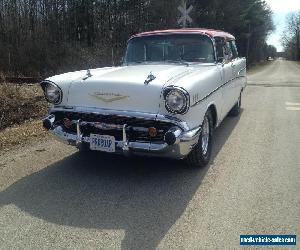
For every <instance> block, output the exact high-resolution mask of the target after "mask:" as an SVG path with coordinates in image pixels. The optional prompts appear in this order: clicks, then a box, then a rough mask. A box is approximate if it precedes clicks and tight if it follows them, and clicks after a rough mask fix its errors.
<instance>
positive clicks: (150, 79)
mask: <svg viewBox="0 0 300 250" xmlns="http://www.w3.org/2000/svg"><path fill="white" fill-rule="evenodd" d="M155 78H156V76H154V75H153V74H152V72H150V74H149V75H148V76H147V79H146V80H145V82H144V84H145V85H148V84H149V83H150V82H152V81H153V80H154V79H155Z"/></svg>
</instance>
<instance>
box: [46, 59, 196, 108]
mask: <svg viewBox="0 0 300 250" xmlns="http://www.w3.org/2000/svg"><path fill="white" fill-rule="evenodd" d="M190 71H191V69H190V67H187V66H185V65H133V66H123V67H112V68H100V69H92V70H90V71H89V72H90V75H89V76H88V74H87V73H88V71H78V72H73V73H67V74H63V75H60V76H55V77H52V78H49V79H48V80H50V81H52V82H54V83H56V84H58V85H59V86H62V89H63V92H64V99H63V101H64V103H63V104H64V105H68V106H75V107H76V106H80V107H97V108H104V109H113V110H127V111H140V112H148V113H157V112H158V110H159V105H160V103H161V102H160V101H161V93H162V89H163V87H164V86H165V85H170V84H172V83H173V82H174V81H175V80H176V79H178V78H181V77H183V76H185V75H187V74H189V72H190ZM149 75H152V76H154V77H155V79H153V80H152V81H150V82H149V83H148V84H147V83H146V84H145V80H147V78H148V76H149ZM66 85H68V87H66Z"/></svg>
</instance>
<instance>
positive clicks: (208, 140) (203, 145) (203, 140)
mask: <svg viewBox="0 0 300 250" xmlns="http://www.w3.org/2000/svg"><path fill="white" fill-rule="evenodd" d="M212 134H213V119H212V115H211V112H210V111H209V110H208V111H207V112H206V114H205V116H204V119H203V123H202V126H201V133H200V136H199V140H198V143H197V144H196V146H195V147H194V148H193V150H192V151H191V152H190V154H189V155H188V157H187V159H186V160H187V163H188V165H189V166H191V167H205V166H206V165H207V164H208V163H209V160H210V157H211V150H212Z"/></svg>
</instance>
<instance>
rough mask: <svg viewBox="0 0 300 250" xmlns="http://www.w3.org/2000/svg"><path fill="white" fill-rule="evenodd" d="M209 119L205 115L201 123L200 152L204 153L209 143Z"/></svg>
mask: <svg viewBox="0 0 300 250" xmlns="http://www.w3.org/2000/svg"><path fill="white" fill-rule="evenodd" d="M209 129H210V128H209V121H208V118H207V117H206V116H205V117H204V121H203V124H202V154H204V155H206V153H207V151H208V143H209Z"/></svg>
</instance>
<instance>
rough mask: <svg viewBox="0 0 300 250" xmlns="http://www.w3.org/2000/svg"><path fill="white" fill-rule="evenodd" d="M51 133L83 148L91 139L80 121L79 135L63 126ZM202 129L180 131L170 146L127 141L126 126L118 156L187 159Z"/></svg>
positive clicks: (60, 139) (118, 144)
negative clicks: (85, 134) (82, 131)
mask: <svg viewBox="0 0 300 250" xmlns="http://www.w3.org/2000/svg"><path fill="white" fill-rule="evenodd" d="M50 131H51V133H52V134H53V135H54V136H55V138H56V139H58V140H59V141H61V142H63V143H66V144H69V145H72V146H76V147H81V146H82V144H86V145H89V143H90V137H88V136H83V135H82V134H81V132H80V126H79V121H78V124H77V133H76V134H75V133H67V132H65V131H64V129H63V127H62V126H57V127H54V128H52V129H50ZM200 132H201V128H200V127H198V128H195V129H192V130H189V131H182V130H178V131H177V132H176V133H175V134H176V141H175V143H174V144H172V145H169V144H167V143H166V142H161V143H153V142H131V141H128V140H127V136H126V130H125V126H124V128H123V140H122V141H116V145H115V148H116V152H115V153H117V154H124V155H127V156H128V155H143V156H155V157H165V158H173V159H183V158H185V157H186V156H187V155H188V154H189V153H190V152H191V150H192V149H193V147H194V146H195V145H196V144H197V142H198V139H199V135H200Z"/></svg>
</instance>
